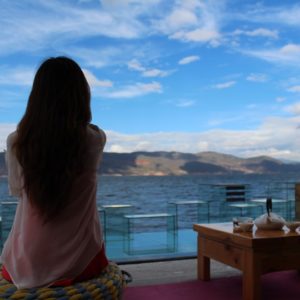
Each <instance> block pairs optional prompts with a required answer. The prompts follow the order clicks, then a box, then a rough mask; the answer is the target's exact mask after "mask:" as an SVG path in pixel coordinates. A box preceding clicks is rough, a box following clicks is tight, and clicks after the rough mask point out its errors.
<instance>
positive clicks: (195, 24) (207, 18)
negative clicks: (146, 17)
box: [153, 0, 224, 46]
mask: <svg viewBox="0 0 300 300" xmlns="http://www.w3.org/2000/svg"><path fill="white" fill-rule="evenodd" d="M223 6H224V2H221V1H206V2H204V1H199V0H190V1H176V2H175V5H174V6H173V7H172V8H171V10H170V13H169V14H168V15H166V16H163V17H162V18H161V20H159V21H156V22H154V25H153V27H154V28H156V29H157V30H158V31H159V32H162V33H163V34H166V35H168V36H169V38H170V39H176V40H180V41H184V42H200V43H209V44H211V45H213V46H216V45H218V43H219V40H220V38H221V35H220V33H219V27H220V23H221V19H222V9H223Z"/></svg>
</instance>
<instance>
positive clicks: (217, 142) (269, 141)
mask: <svg viewBox="0 0 300 300" xmlns="http://www.w3.org/2000/svg"><path fill="white" fill-rule="evenodd" d="M299 124H300V117H294V118H268V119H266V120H265V121H264V123H263V124H262V125H261V126H260V127H258V128H256V129H255V130H239V131H230V130H221V129H219V130H211V131H205V132H198V133H187V132H156V133H140V134H131V135H130V134H122V133H117V132H113V131H107V136H108V143H107V146H106V148H105V151H112V150H114V151H115V152H132V151H141V150H144V151H161V150H164V151H180V152H188V153H197V152H201V151H208V150H209V151H217V152H221V153H230V154H233V155H237V156H240V157H251V156H257V155H270V156H273V157H275V158H280V159H291V160H298V161H300V153H299V147H300V140H299V138H298V136H299V129H297V127H298V125H299ZM145 145H146V146H145ZM117 150H119V151H117Z"/></svg>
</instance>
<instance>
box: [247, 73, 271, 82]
mask: <svg viewBox="0 0 300 300" xmlns="http://www.w3.org/2000/svg"><path fill="white" fill-rule="evenodd" d="M246 79H247V80H248V81H255V82H266V81H267V80H268V76H267V75H266V74H261V73H251V74H250V75H248V76H247V78H246Z"/></svg>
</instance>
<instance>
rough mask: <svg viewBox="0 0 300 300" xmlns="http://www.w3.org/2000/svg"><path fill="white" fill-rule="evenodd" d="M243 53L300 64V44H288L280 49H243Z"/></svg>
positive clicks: (288, 63) (291, 64)
mask: <svg viewBox="0 0 300 300" xmlns="http://www.w3.org/2000/svg"><path fill="white" fill-rule="evenodd" d="M242 52H243V53H245V54H247V55H250V56H254V57H257V58H260V59H262V60H266V61H268V62H272V63H275V64H286V65H290V66H295V67H298V66H299V65H300V45H297V44H287V45H285V46H283V47H281V48H278V49H269V50H242Z"/></svg>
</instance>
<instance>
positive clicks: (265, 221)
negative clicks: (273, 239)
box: [254, 212, 286, 230]
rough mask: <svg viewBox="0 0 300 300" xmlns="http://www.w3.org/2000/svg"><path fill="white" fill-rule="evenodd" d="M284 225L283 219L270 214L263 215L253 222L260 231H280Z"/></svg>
mask: <svg viewBox="0 0 300 300" xmlns="http://www.w3.org/2000/svg"><path fill="white" fill-rule="evenodd" d="M285 223H286V222H285V220H284V218H282V217H281V216H279V215H277V214H275V213H272V212H270V213H269V214H267V213H266V214H263V215H261V216H259V217H257V218H256V219H255V220H254V224H255V225H256V227H257V229H262V230H281V229H282V227H283V226H284V225H285Z"/></svg>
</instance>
